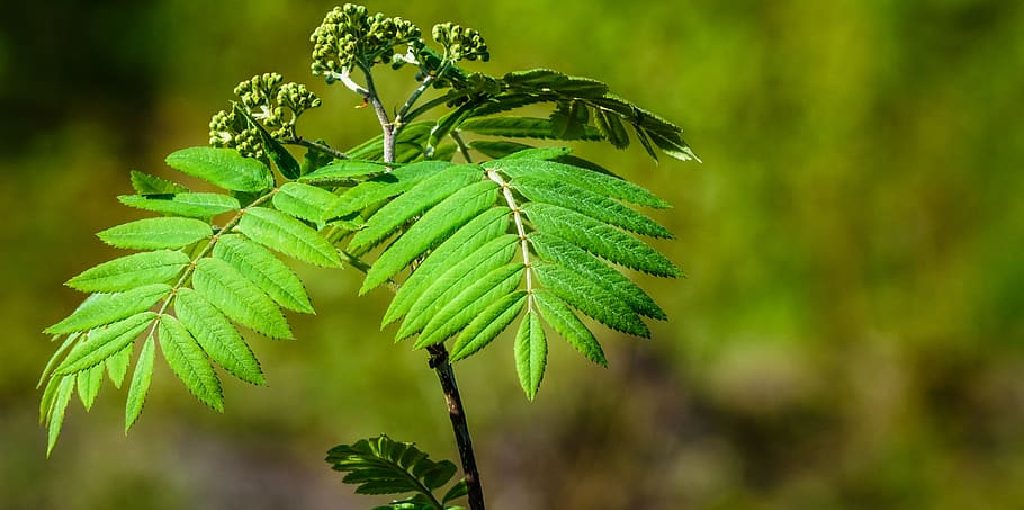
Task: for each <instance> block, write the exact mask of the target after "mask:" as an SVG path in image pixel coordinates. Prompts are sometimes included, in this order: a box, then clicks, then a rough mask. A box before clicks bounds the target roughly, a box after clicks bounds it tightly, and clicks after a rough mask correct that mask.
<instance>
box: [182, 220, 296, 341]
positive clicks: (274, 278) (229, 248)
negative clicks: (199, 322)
mask: <svg viewBox="0 0 1024 510" xmlns="http://www.w3.org/2000/svg"><path fill="white" fill-rule="evenodd" d="M213 256H214V257H216V258H218V259H221V260H225V261H227V262H228V263H229V264H231V265H232V266H234V267H235V269H237V270H238V271H239V272H240V273H242V274H243V275H245V276H246V278H248V279H249V280H250V281H252V282H253V283H255V284H256V286H257V287H259V288H260V289H261V290H263V292H266V293H267V295H268V296H270V298H271V299H273V300H274V301H276V302H277V304H279V305H281V306H283V307H285V308H287V309H289V310H293V311H296V312H301V313H313V306H312V305H311V304H310V303H309V297H308V296H307V295H306V288H305V287H304V286H303V285H302V281H301V280H299V277H298V276H296V275H295V273H294V272H292V270H291V269H289V268H288V266H286V265H285V264H284V262H281V260H280V259H278V258H277V257H276V256H274V255H273V254H272V253H270V252H269V251H268V250H267V249H266V248H264V247H262V246H260V245H258V244H256V243H254V242H252V241H249V240H247V239H245V238H244V237H242V236H240V235H237V234H228V235H223V236H221V238H220V240H219V241H218V242H217V244H216V245H215V246H214V248H213ZM193 334H194V332H193Z"/></svg>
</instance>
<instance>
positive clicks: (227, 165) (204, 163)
mask: <svg viewBox="0 0 1024 510" xmlns="http://www.w3.org/2000/svg"><path fill="white" fill-rule="evenodd" d="M167 164H168V165H169V166H170V167H171V168H173V169H175V170H178V171H180V172H183V173H186V174H188V175H191V176H193V177H198V178H200V179H203V180H206V181H209V182H210V183H212V184H214V185H215V186H218V187H221V188H224V189H228V190H232V191H262V190H265V189H269V188H271V187H273V185H274V178H273V176H272V175H271V173H270V169H269V168H267V166H266V165H264V164H263V163H260V162H259V161H257V160H255V159H248V158H243V157H242V155H241V154H239V153H238V151H236V150H234V149H216V148H213V147H189V148H188V149H182V150H179V151H176V152H173V153H171V155H169V156H167Z"/></svg>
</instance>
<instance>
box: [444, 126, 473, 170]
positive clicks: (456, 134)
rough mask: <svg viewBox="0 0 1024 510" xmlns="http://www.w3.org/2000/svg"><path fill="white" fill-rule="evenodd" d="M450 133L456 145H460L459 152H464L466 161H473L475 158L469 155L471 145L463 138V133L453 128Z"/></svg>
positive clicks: (463, 155)
mask: <svg viewBox="0 0 1024 510" xmlns="http://www.w3.org/2000/svg"><path fill="white" fill-rule="evenodd" d="M449 135H451V137H452V140H455V145H458V146H459V152H461V153H462V157H463V158H465V160H466V163H472V162H473V159H472V158H470V157H469V146H468V145H466V142H465V141H463V140H462V135H461V134H460V133H459V130H458V129H453V130H452V131H451V132H450V133H449Z"/></svg>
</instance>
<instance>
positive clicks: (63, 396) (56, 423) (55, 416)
mask: <svg viewBox="0 0 1024 510" xmlns="http://www.w3.org/2000/svg"><path fill="white" fill-rule="evenodd" d="M74 389H75V376H73V375H66V376H64V377H63V378H61V379H60V383H59V384H58V385H57V387H56V391H55V394H54V397H53V401H52V404H51V405H50V408H49V411H48V412H47V417H48V419H49V420H50V423H49V425H48V426H47V433H46V456H47V457H49V456H50V454H51V453H53V447H54V446H56V445H57V439H58V438H60V429H61V428H62V427H63V426H64V412H65V411H66V410H67V408H68V404H69V403H71V393H72V392H73V391H74Z"/></svg>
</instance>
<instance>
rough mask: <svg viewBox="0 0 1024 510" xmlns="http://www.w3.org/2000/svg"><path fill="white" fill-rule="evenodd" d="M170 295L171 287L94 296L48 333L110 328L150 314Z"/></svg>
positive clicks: (138, 289)
mask: <svg viewBox="0 0 1024 510" xmlns="http://www.w3.org/2000/svg"><path fill="white" fill-rule="evenodd" d="M170 292H171V286H170V285H165V284H155V285H145V286H143V287H137V288H135V289H132V290H129V291H127V292H119V293H117V294H93V295H91V296H89V297H88V298H86V300H85V301H83V302H82V304H81V306H79V307H78V309H77V310H75V312H74V313H72V314H71V315H69V316H68V317H67V318H65V319H64V320H62V321H60V322H58V323H57V324H54V325H53V326H50V327H48V328H46V331H45V332H46V333H50V334H54V335H59V334H65V333H72V332H75V331H85V330H87V329H91V328H94V327H96V326H102V325H104V324H110V323H111V322H114V321H116V320H119V319H123V318H125V317H128V316H130V315H135V314H137V313H139V312H142V311H145V310H148V309H149V308H150V307H151V306H153V305H155V304H156V303H157V301H160V299H162V298H163V297H164V296H166V295H167V294H168V293H170Z"/></svg>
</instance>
